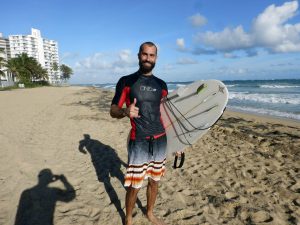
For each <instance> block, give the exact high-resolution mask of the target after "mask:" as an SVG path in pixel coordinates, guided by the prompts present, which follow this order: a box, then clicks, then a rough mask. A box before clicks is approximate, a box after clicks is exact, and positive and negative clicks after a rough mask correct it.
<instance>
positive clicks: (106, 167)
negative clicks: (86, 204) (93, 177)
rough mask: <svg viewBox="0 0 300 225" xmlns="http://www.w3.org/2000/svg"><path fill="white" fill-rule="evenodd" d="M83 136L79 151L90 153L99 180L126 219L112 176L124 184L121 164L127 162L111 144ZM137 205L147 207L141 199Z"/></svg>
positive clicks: (124, 164)
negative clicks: (112, 182)
mask: <svg viewBox="0 0 300 225" xmlns="http://www.w3.org/2000/svg"><path fill="white" fill-rule="evenodd" d="M83 136H84V139H83V140H81V141H80V142H79V151H80V152H82V153H83V154H86V153H87V152H89V153H90V155H91V160H92V163H93V165H94V167H95V170H96V174H97V177H98V180H99V182H102V183H103V184H104V187H105V190H106V192H107V194H108V196H109V198H110V201H111V203H113V204H114V205H115V207H116V209H117V211H118V212H119V214H120V217H121V218H122V220H123V221H124V219H125V214H124V212H123V210H122V207H121V202H120V199H119V198H118V195H117V193H116V191H115V189H114V187H113V186H112V184H111V181H110V177H115V178H117V179H118V180H119V181H120V183H121V184H122V186H123V184H124V174H123V173H122V171H121V166H122V165H123V166H125V167H126V166H127V164H126V163H124V162H123V161H122V160H121V159H120V158H119V156H118V154H117V153H116V151H115V150H114V149H113V148H111V147H110V146H108V145H105V144H102V143H101V142H100V141H98V140H94V139H91V137H90V135H89V134H84V135H83ZM137 205H138V207H139V208H140V209H141V210H142V212H143V213H145V208H143V206H142V204H141V202H140V200H139V199H137Z"/></svg>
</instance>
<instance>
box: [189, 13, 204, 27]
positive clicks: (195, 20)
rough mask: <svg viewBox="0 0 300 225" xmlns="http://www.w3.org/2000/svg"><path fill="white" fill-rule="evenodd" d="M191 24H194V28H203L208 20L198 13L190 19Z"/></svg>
mask: <svg viewBox="0 0 300 225" xmlns="http://www.w3.org/2000/svg"><path fill="white" fill-rule="evenodd" d="M189 22H190V23H191V24H192V26H193V27H201V26H203V25H205V24H206V23H207V19H206V18H205V17H204V16H202V15H201V14H200V13H197V14H195V15H193V16H191V17H189Z"/></svg>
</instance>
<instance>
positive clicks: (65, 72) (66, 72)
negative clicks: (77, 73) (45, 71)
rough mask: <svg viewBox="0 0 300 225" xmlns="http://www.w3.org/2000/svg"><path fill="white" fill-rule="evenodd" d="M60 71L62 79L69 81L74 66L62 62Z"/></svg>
mask: <svg viewBox="0 0 300 225" xmlns="http://www.w3.org/2000/svg"><path fill="white" fill-rule="evenodd" d="M59 69H60V72H61V73H62V79H63V80H65V81H67V80H68V79H70V77H71V75H72V74H73V70H72V68H70V67H69V66H67V65H65V64H61V65H60V66H59Z"/></svg>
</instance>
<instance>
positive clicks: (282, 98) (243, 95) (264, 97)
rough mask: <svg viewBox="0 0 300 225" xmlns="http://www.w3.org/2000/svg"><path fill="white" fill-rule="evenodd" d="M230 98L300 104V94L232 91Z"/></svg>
mask: <svg viewBox="0 0 300 225" xmlns="http://www.w3.org/2000/svg"><path fill="white" fill-rule="evenodd" d="M229 99H232V100H241V101H245V100H246V101H254V102H262V103H273V104H292V105H300V94H257V93H255V94H254V93H248V92H230V93H229Z"/></svg>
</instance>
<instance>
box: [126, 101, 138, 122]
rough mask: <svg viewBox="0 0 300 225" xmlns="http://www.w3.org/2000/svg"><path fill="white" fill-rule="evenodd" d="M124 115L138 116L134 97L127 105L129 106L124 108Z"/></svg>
mask: <svg viewBox="0 0 300 225" xmlns="http://www.w3.org/2000/svg"><path fill="white" fill-rule="evenodd" d="M126 115H127V116H128V117H129V118H140V117H141V116H140V115H139V108H138V107H136V98H134V100H133V103H131V104H130V105H129V107H128V108H127V109H126Z"/></svg>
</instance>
